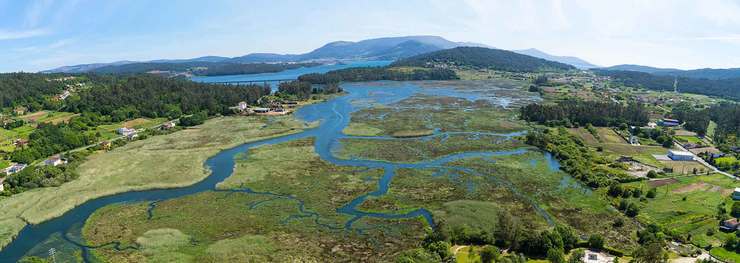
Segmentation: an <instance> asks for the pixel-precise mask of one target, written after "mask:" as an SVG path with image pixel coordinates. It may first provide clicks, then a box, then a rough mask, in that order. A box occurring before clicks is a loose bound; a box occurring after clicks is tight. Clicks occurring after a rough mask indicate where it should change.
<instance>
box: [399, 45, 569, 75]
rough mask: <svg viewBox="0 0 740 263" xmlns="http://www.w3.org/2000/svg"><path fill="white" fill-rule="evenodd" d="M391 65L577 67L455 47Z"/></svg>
mask: <svg viewBox="0 0 740 263" xmlns="http://www.w3.org/2000/svg"><path fill="white" fill-rule="evenodd" d="M392 66H413V67H468V68H476V69H483V68H487V69H494V70H503V71H513V72H538V71H560V70H572V69H575V67H573V66H571V65H568V64H563V63H559V62H554V61H549V60H544V59H541V58H535V57H531V56H527V55H522V54H518V53H515V52H511V51H506V50H501V49H491V48H482V47H456V48H451V49H445V50H440V51H435V52H431V53H425V54H421V55H417V56H413V57H409V58H406V59H402V60H399V61H397V62H395V63H393V64H392Z"/></svg>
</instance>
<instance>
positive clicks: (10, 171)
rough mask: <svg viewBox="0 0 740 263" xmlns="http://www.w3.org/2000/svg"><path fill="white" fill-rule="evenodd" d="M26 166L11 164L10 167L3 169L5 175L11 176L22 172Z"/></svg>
mask: <svg viewBox="0 0 740 263" xmlns="http://www.w3.org/2000/svg"><path fill="white" fill-rule="evenodd" d="M26 166H27V165H26V164H23V163H13V164H11V165H10V167H8V168H5V170H4V172H5V175H11V174H14V173H18V172H20V171H23V169H26Z"/></svg>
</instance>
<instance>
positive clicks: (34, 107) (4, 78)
mask: <svg viewBox="0 0 740 263" xmlns="http://www.w3.org/2000/svg"><path fill="white" fill-rule="evenodd" d="M63 76H64V75H61V74H36V73H2V74H0V108H14V107H19V106H22V107H26V108H28V110H29V111H38V110H44V109H55V108H57V107H58V106H59V104H58V103H57V102H54V101H52V100H51V97H53V96H54V95H57V94H60V93H62V92H63V91H64V90H65V87H66V84H70V83H71V81H53V80H52V79H55V78H60V77H63Z"/></svg>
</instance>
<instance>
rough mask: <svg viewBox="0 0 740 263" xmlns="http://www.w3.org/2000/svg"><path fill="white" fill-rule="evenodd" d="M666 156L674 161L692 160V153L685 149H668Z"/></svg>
mask: <svg viewBox="0 0 740 263" xmlns="http://www.w3.org/2000/svg"><path fill="white" fill-rule="evenodd" d="M668 158H671V160H674V161H693V160H694V154H692V153H690V152H686V151H675V150H668Z"/></svg>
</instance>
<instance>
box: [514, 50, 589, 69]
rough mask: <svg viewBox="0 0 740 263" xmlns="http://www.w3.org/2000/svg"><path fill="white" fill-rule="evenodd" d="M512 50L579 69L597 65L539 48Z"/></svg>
mask: <svg viewBox="0 0 740 263" xmlns="http://www.w3.org/2000/svg"><path fill="white" fill-rule="evenodd" d="M514 52H516V53H519V54H523V55H527V56H532V57H536V58H541V59H546V60H550V61H555V62H560V63H563V64H568V65H572V66H574V67H576V68H579V69H591V68H598V67H599V66H596V65H594V64H591V63H589V62H588V61H585V60H583V59H580V58H577V57H571V56H555V55H551V54H548V53H545V52H543V51H541V50H539V49H535V48H530V49H522V50H514Z"/></svg>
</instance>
